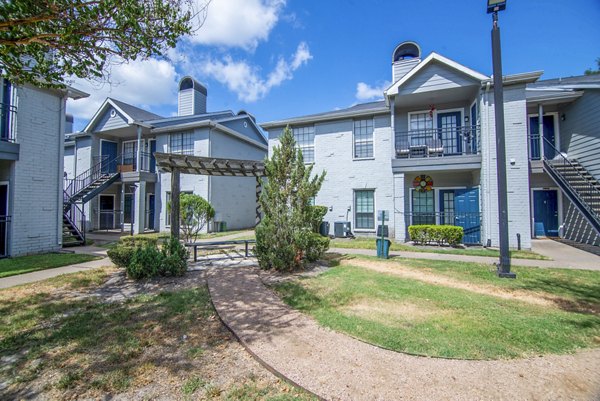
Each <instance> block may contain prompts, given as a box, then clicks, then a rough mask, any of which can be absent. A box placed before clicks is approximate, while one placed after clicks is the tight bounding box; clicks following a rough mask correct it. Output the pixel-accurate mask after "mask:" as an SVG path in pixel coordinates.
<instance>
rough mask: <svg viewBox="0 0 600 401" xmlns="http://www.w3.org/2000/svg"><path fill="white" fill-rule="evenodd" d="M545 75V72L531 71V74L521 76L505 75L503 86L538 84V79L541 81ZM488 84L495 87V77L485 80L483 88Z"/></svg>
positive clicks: (482, 83) (526, 73) (523, 73)
mask: <svg viewBox="0 0 600 401" xmlns="http://www.w3.org/2000/svg"><path fill="white" fill-rule="evenodd" d="M543 73H544V71H541V70H540V71H531V72H522V73H519V74H511V75H504V76H503V77H502V84H503V85H517V84H531V83H534V82H536V81H537V80H538V79H540V77H541V76H542V74H543ZM488 82H489V83H490V84H491V85H492V86H494V77H493V76H492V77H489V78H488V79H485V80H483V81H481V86H486V85H487V84H488Z"/></svg>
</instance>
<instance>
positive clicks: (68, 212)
mask: <svg viewBox="0 0 600 401" xmlns="http://www.w3.org/2000/svg"><path fill="white" fill-rule="evenodd" d="M63 192H64V194H63V195H64V197H65V198H69V194H68V193H67V192H66V191H63ZM63 216H64V217H65V218H66V219H67V221H69V223H71V225H72V226H73V228H74V229H75V231H77V234H78V235H79V236H80V237H81V238H82V239H83V241H84V242H85V212H84V211H83V208H81V207H79V206H78V205H77V204H76V203H74V202H73V203H68V204H65V208H64V210H63ZM78 221H79V222H80V223H81V224H78Z"/></svg>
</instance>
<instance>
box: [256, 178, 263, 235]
mask: <svg viewBox="0 0 600 401" xmlns="http://www.w3.org/2000/svg"><path fill="white" fill-rule="evenodd" d="M261 192H262V185H261V182H260V177H256V224H255V225H258V223H260V193H261Z"/></svg>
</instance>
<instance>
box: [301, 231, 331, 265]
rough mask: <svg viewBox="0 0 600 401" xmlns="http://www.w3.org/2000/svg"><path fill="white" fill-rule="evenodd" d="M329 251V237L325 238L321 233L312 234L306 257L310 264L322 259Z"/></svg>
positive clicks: (309, 237)
mask: <svg viewBox="0 0 600 401" xmlns="http://www.w3.org/2000/svg"><path fill="white" fill-rule="evenodd" d="M328 249H329V237H323V236H321V234H319V233H310V235H309V236H308V243H307V244H306V251H305V254H304V257H305V258H306V260H307V261H309V262H316V261H317V260H319V259H321V258H322V257H323V255H324V254H325V252H326V251H327V250H328Z"/></svg>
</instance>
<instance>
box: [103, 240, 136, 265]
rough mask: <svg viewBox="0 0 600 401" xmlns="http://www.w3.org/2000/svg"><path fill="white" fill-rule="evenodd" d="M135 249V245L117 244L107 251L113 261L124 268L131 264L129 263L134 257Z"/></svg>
mask: <svg viewBox="0 0 600 401" xmlns="http://www.w3.org/2000/svg"><path fill="white" fill-rule="evenodd" d="M134 251H135V247H133V246H125V245H123V244H117V245H116V246H115V247H113V248H112V249H109V250H108V251H107V252H106V253H107V255H108V257H109V258H110V261H111V262H113V263H114V264H115V265H117V266H118V267H120V268H123V269H124V268H126V267H127V266H129V263H131V258H132V257H133V252H134Z"/></svg>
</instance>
